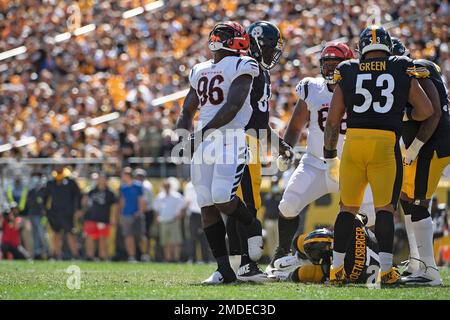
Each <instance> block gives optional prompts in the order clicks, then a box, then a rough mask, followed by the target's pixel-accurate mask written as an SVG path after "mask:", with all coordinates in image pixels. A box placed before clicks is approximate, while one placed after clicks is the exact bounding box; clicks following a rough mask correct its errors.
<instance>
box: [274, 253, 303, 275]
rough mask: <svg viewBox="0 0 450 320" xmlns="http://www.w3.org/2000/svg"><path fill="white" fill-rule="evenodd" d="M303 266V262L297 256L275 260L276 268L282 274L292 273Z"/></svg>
mask: <svg viewBox="0 0 450 320" xmlns="http://www.w3.org/2000/svg"><path fill="white" fill-rule="evenodd" d="M301 264H302V260H301V259H299V258H298V257H297V255H293V256H284V257H281V258H279V259H277V260H275V262H274V268H275V269H277V270H278V271H280V272H291V271H294V270H295V269H296V268H298V267H299V266H300V265H301Z"/></svg>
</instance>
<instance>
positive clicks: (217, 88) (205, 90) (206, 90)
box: [189, 56, 259, 129]
mask: <svg viewBox="0 0 450 320" xmlns="http://www.w3.org/2000/svg"><path fill="white" fill-rule="evenodd" d="M243 74H249V75H251V76H252V77H253V78H255V77H257V76H258V75H259V67H258V62H256V60H255V59H253V58H251V57H247V56H241V57H238V56H228V57H225V58H223V59H222V60H220V61H219V62H218V63H214V61H213V60H208V61H206V62H202V63H199V64H196V65H195V66H194V67H193V68H192V70H191V73H190V75H189V82H190V84H191V86H192V88H194V89H195V90H196V92H197V96H198V100H199V102H200V104H199V110H200V114H199V119H198V120H199V121H198V129H201V128H203V127H204V126H205V125H206V124H207V123H208V122H209V121H211V120H212V119H213V117H214V116H215V115H216V113H217V111H219V110H220V108H221V107H222V106H223V105H224V103H225V102H226V99H227V95H228V91H229V88H230V86H231V83H232V82H233V80H234V79H236V78H237V77H238V76H240V75H243ZM250 92H251V90H249V92H248V96H247V99H246V100H245V102H244V105H243V106H242V108H241V110H239V112H238V113H237V114H236V116H235V117H234V119H233V120H231V121H230V122H229V123H228V124H227V125H225V126H223V127H222V128H221V129H244V128H245V126H246V125H247V123H248V121H249V120H250V117H251V115H252V107H251V105H250Z"/></svg>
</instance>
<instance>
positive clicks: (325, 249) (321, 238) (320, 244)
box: [303, 228, 333, 265]
mask: <svg viewBox="0 0 450 320" xmlns="http://www.w3.org/2000/svg"><path fill="white" fill-rule="evenodd" d="M303 248H304V250H305V254H306V256H307V257H308V260H309V261H311V262H312V263H313V264H319V265H321V264H330V262H331V256H332V253H333V232H332V231H330V230H328V229H325V228H323V229H317V230H314V231H312V232H310V233H309V234H308V235H307V236H306V237H305V240H304V242H303Z"/></svg>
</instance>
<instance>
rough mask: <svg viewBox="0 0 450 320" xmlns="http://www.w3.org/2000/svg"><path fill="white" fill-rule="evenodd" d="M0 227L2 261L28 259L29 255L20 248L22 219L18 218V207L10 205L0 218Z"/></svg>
mask: <svg viewBox="0 0 450 320" xmlns="http://www.w3.org/2000/svg"><path fill="white" fill-rule="evenodd" d="M0 225H1V226H2V229H3V233H2V239H1V251H2V255H3V258H4V259H10V258H13V259H29V258H30V254H29V253H28V251H27V250H26V249H25V248H24V247H22V245H21V240H20V230H21V229H22V228H23V219H22V218H21V217H20V216H19V207H18V206H17V204H16V203H14V202H13V203H11V204H10V208H9V209H7V210H6V211H5V212H4V213H2V215H1V216H0Z"/></svg>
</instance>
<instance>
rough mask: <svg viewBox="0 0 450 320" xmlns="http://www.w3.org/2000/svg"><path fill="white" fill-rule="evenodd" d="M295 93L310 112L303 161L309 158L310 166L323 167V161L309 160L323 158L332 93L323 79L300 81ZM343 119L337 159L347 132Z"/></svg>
mask: <svg viewBox="0 0 450 320" xmlns="http://www.w3.org/2000/svg"><path fill="white" fill-rule="evenodd" d="M296 92H297V96H298V98H300V99H302V100H304V101H305V102H306V105H307V107H308V110H309V112H310V117H309V127H308V138H307V146H306V152H307V154H306V155H305V156H304V161H305V160H307V159H308V158H309V159H308V160H310V162H314V163H311V164H312V165H316V166H319V167H323V161H317V159H311V155H312V156H314V158H318V159H320V158H322V157H323V142H324V131H325V123H326V120H327V116H328V108H329V107H330V103H331V98H332V96H333V93H332V92H330V90H328V87H327V84H326V82H325V79H324V78H322V77H317V78H310V77H308V78H304V79H302V80H301V81H300V82H299V84H298V85H297V87H296ZM345 119H346V116H344V120H343V121H342V125H341V132H340V133H341V134H340V135H339V140H338V144H337V151H338V157H340V156H341V152H342V146H343V143H344V136H345V131H346V130H347V125H346V124H347V123H346V120H345Z"/></svg>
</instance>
